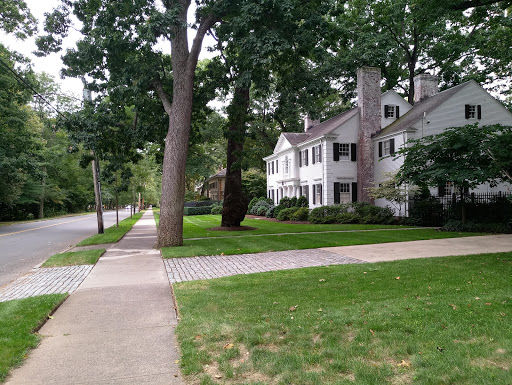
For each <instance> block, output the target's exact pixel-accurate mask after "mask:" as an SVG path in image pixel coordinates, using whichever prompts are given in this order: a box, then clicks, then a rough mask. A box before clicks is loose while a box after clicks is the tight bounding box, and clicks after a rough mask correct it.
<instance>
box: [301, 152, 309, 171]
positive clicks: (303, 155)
mask: <svg viewBox="0 0 512 385" xmlns="http://www.w3.org/2000/svg"><path fill="white" fill-rule="evenodd" d="M300 159H301V166H302V167H303V166H307V165H308V151H307V150H303V151H301V152H300Z"/></svg>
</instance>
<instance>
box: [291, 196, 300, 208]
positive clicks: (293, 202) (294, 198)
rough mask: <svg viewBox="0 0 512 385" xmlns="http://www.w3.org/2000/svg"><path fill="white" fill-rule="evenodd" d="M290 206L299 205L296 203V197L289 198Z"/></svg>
mask: <svg viewBox="0 0 512 385" xmlns="http://www.w3.org/2000/svg"><path fill="white" fill-rule="evenodd" d="M290 207H299V205H297V197H291V198H290Z"/></svg>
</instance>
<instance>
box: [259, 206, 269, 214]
mask: <svg viewBox="0 0 512 385" xmlns="http://www.w3.org/2000/svg"><path fill="white" fill-rule="evenodd" d="M268 209H269V207H267V206H260V207H258V210H256V215H260V216H265V215H266V214H267V210H268Z"/></svg>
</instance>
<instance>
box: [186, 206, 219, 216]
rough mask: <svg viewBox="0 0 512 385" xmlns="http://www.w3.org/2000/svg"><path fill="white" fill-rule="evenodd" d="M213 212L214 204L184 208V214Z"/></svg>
mask: <svg viewBox="0 0 512 385" xmlns="http://www.w3.org/2000/svg"><path fill="white" fill-rule="evenodd" d="M211 212H212V206H201V207H185V208H184V210H183V214H184V215H206V214H210V213H211Z"/></svg>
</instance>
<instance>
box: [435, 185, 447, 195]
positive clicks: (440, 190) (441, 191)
mask: <svg viewBox="0 0 512 385" xmlns="http://www.w3.org/2000/svg"><path fill="white" fill-rule="evenodd" d="M445 193H446V191H445V186H444V185H439V186H438V187H437V195H438V196H440V197H444V196H445Z"/></svg>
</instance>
